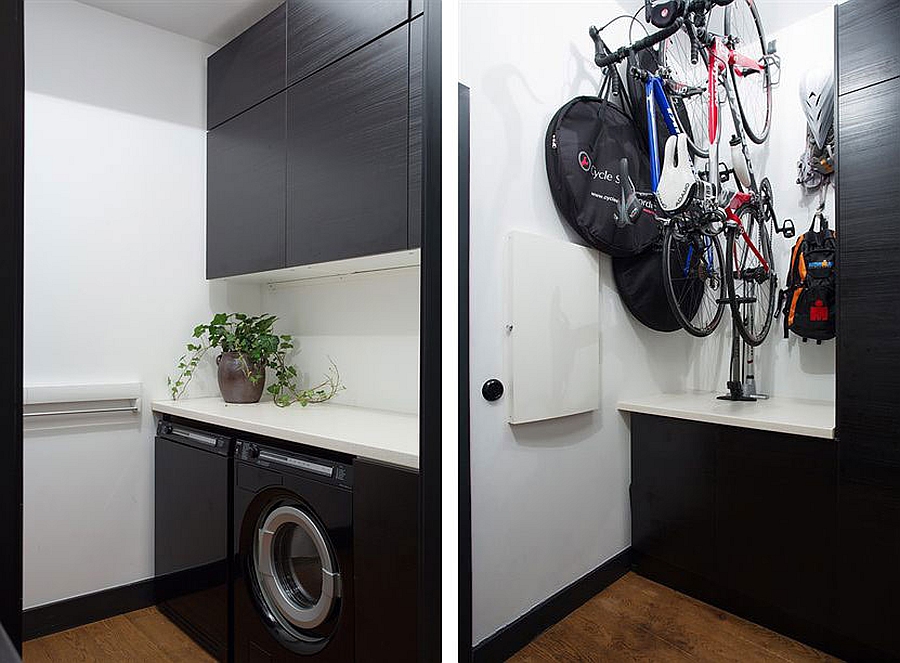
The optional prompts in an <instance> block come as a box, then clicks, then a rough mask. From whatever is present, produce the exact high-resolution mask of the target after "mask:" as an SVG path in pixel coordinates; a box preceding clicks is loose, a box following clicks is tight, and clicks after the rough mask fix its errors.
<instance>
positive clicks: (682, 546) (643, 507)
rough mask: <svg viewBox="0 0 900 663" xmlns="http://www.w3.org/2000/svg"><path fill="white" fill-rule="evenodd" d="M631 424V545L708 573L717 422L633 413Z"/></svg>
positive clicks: (710, 561)
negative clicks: (710, 423)
mask: <svg viewBox="0 0 900 663" xmlns="http://www.w3.org/2000/svg"><path fill="white" fill-rule="evenodd" d="M631 430H632V445H631V513H632V522H631V525H632V547H633V548H634V550H635V551H637V552H638V553H640V554H642V555H648V556H650V557H653V558H655V559H658V560H661V561H664V562H666V563H667V564H671V565H673V566H676V567H678V568H681V569H683V570H685V571H690V572H691V573H694V574H696V575H700V576H706V577H709V576H710V574H711V573H712V571H713V569H714V567H715V562H714V559H713V551H714V545H713V526H714V517H713V498H714V478H715V473H714V466H713V462H714V454H715V444H716V439H717V432H716V427H715V426H711V425H707V424H700V423H696V422H692V421H682V420H678V419H663V418H661V417H651V416H645V415H632V418H631Z"/></svg>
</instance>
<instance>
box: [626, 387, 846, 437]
mask: <svg viewBox="0 0 900 663" xmlns="http://www.w3.org/2000/svg"><path fill="white" fill-rule="evenodd" d="M718 395H720V394H712V393H705V392H692V393H683V394H656V395H653V396H645V397H640V398H628V399H625V400H622V401H619V404H618V409H619V410H621V411H623V412H638V413H640V414H654V415H657V416H660V417H673V418H675V419H690V420H692V421H702V422H706V423H710V424H721V425H723V426H737V427H739V428H754V429H757V430H770V431H775V432H778V433H790V434H792V435H806V436H809V437H821V438H825V439H829V440H830V439H833V438H834V403H832V402H830V401H813V400H803V399H799V398H783V397H773V398H769V399H766V400H759V401H756V402H755V403H746V402H734V401H720V400H717V399H716V396H718Z"/></svg>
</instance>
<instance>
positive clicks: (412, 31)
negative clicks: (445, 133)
mask: <svg viewBox="0 0 900 663" xmlns="http://www.w3.org/2000/svg"><path fill="white" fill-rule="evenodd" d="M424 48H425V20H424V19H423V18H421V17H420V18H417V19H416V20H414V21H413V22H412V23H410V24H409V237H408V240H407V241H408V243H409V248H411V249H414V248H417V247H419V246H421V245H422V135H423V134H422V128H423V125H422V101H423V94H422V93H423V83H424V79H423V71H424V69H423V67H422V64H423V61H422V56H423V51H424Z"/></svg>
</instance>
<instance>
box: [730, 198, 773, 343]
mask: <svg viewBox="0 0 900 663" xmlns="http://www.w3.org/2000/svg"><path fill="white" fill-rule="evenodd" d="M736 214H737V216H738V218H739V219H740V220H741V223H742V224H743V226H744V230H745V231H746V232H747V235H748V236H749V237H750V241H751V242H753V244H754V246H756V248H757V250H758V251H759V252H760V254H761V255H762V257H763V258H765V260H766V262H767V263H768V265H769V269H768V271H765V270H764V269H763V267H762V263H761V262H760V261H759V258H757V256H756V254H755V253H754V252H753V251H752V250H751V248H750V246H749V244H747V241H746V240H745V239H744V237H743V235H742V234H741V233H740V230H739V229H737V228H734V229H731V230H729V231H728V242H727V244H726V248H725V273H726V279H725V281H726V283H727V286H728V299H729V302H730V304H731V314H732V315H733V316H734V323H735V326H736V327H737V329H738V332H739V333H740V335H741V336H742V337H743V339H744V340H745V341H747V343H749V344H750V345H752V346H757V345H760V344H761V343H762V342H763V341H764V340H766V336H767V335H768V334H769V330H770V329H771V327H772V316H773V314H774V313H775V300H776V298H777V294H776V291H777V287H778V274H777V273H776V271H775V263H774V262H773V258H772V245H771V243H770V240H769V232H768V230H767V229H766V223H765V220H764V219H762V218H761V216H760V213H759V209H758V208H757V207H756V206H755V205H743V206H742V207H740V208H738V210H737V212H736Z"/></svg>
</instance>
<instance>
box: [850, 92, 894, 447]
mask: <svg viewBox="0 0 900 663" xmlns="http://www.w3.org/2000/svg"><path fill="white" fill-rule="evenodd" d="M898 108H900V78H894V79H893V80H890V81H887V82H884V83H879V84H877V85H873V86H871V87H868V88H866V89H865V90H859V91H857V92H853V93H851V94H847V95H844V96H842V97H840V99H839V115H840V126H839V130H838V141H839V145H838V154H839V157H838V158H839V161H840V165H839V167H838V169H837V170H838V193H839V196H838V245H839V246H838V250H839V258H838V270H839V273H840V277H839V283H838V288H839V307H840V308H839V311H838V352H837V384H838V393H837V427H838V435H839V437H840V440H841V446H842V453H843V454H845V455H849V456H851V457H852V456H855V457H859V458H868V459H871V460H875V461H886V462H898V463H900V436H898V435H897V431H898V430H900V408H898V407H897V402H898V401H897V399H898V397H897V394H898V393H900V371H898V370H897V366H900V338H898V334H897V330H898V329H900V305H898V295H897V284H898V283H900V261H898V260H897V259H896V247H897V246H900V223H898V218H897V211H896V209H897V200H898V199H900V177H898V176H897V172H896V166H897V161H898V156H900V120H898Z"/></svg>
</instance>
